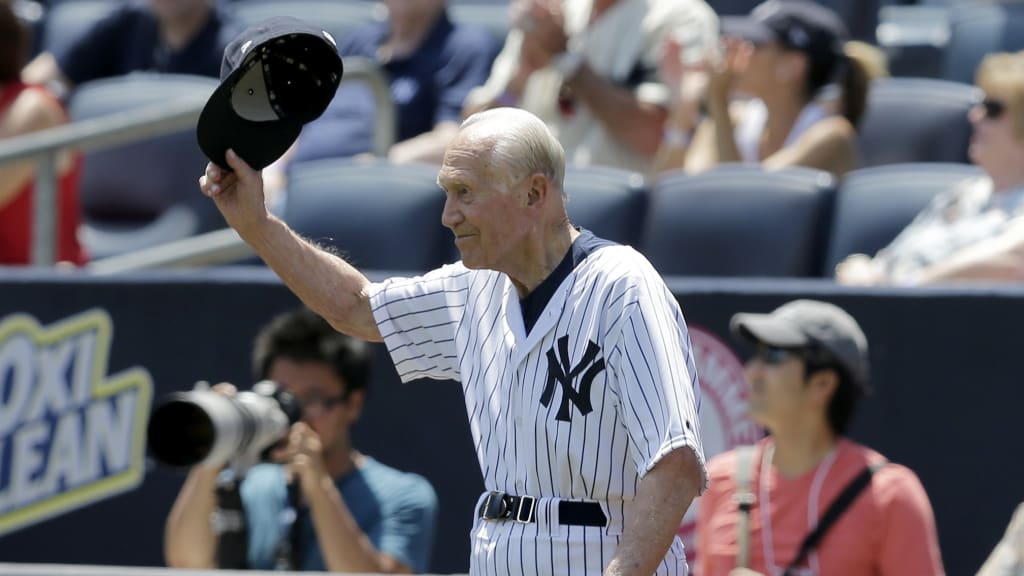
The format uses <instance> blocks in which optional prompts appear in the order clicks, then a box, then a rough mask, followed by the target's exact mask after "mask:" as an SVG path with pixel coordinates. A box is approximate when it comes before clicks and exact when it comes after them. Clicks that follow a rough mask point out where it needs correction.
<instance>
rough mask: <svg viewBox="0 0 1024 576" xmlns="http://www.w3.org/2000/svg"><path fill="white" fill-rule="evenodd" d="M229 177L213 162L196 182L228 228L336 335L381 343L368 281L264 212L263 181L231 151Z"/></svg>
mask: <svg viewBox="0 0 1024 576" xmlns="http://www.w3.org/2000/svg"><path fill="white" fill-rule="evenodd" d="M226 158H227V162H228V165H230V166H231V168H232V169H233V170H234V173H227V172H225V171H224V170H222V169H220V168H219V167H218V166H217V165H216V164H213V163H212V162H211V163H210V164H208V165H207V167H206V173H205V174H204V175H203V176H202V177H200V178H199V185H200V188H201V189H202V191H203V194H205V195H206V196H209V197H210V198H213V200H214V202H215V203H216V204H217V208H218V209H219V210H220V212H221V214H223V215H224V219H225V220H226V221H227V223H228V225H230V226H231V227H232V228H234V229H235V231H237V232H238V234H239V236H241V237H242V239H243V240H245V241H246V243H248V244H249V245H250V246H252V248H253V250H255V251H256V253H257V254H259V256H260V258H262V259H263V261H264V262H266V263H267V265H268V266H270V268H271V269H272V270H273V271H274V272H275V273H277V275H278V276H279V277H280V278H281V280H283V281H284V283H285V284H286V285H287V286H288V287H289V288H290V289H291V290H292V292H294V293H295V294H296V295H297V296H298V297H299V298H300V299H302V301H303V302H304V303H305V304H306V305H307V306H309V307H310V308H311V309H313V310H314V311H315V312H317V313H318V314H320V315H321V316H323V317H324V318H325V319H326V320H327V321H328V322H330V323H331V325H332V326H334V328H335V329H337V330H338V331H340V332H344V333H346V334H349V335H352V336H355V337H357V338H362V339H364V340H369V341H372V342H380V341H381V335H380V330H378V329H377V323H376V321H375V320H374V318H373V312H372V310H371V309H370V302H369V297H368V295H367V293H366V289H367V287H368V286H369V284H370V281H369V280H367V279H366V277H365V276H363V274H362V273H361V272H359V271H358V270H356V269H355V268H354V267H352V266H351V265H349V264H348V263H347V262H345V261H344V260H342V259H341V258H340V257H338V256H336V255H334V254H331V253H330V252H328V251H326V250H324V249H323V248H321V247H319V246H317V245H316V244H314V243H312V242H310V241H308V240H306V239H304V238H302V237H301V236H299V235H298V234H296V233H295V232H294V231H293V230H292V229H290V228H289V227H288V225H287V224H285V223H284V222H283V221H281V220H280V219H278V218H276V217H275V216H274V215H272V214H271V213H270V212H269V211H268V210H267V208H266V204H265V202H264V198H263V178H262V176H261V175H260V173H259V172H257V171H255V170H253V169H252V168H251V167H249V165H248V164H246V163H245V161H244V160H242V159H241V158H240V157H239V156H238V155H237V154H235V153H234V151H233V150H228V152H227V154H226Z"/></svg>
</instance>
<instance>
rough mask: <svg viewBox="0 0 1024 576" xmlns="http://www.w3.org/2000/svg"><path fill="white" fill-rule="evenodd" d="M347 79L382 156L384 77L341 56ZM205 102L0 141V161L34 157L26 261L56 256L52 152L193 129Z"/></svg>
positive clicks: (387, 120)
mask: <svg viewBox="0 0 1024 576" xmlns="http://www.w3.org/2000/svg"><path fill="white" fill-rule="evenodd" d="M348 82H365V83H367V84H368V85H369V86H370V89H371V91H372V92H373V96H374V101H375V109H376V118H375V121H374V135H373V153H374V154H375V155H377V156H386V155H387V152H388V149H389V148H391V145H392V144H393V143H394V137H395V136H394V135H395V109H394V102H393V101H392V99H391V87H390V85H389V83H388V81H387V79H386V78H385V77H384V74H383V72H382V71H381V70H380V68H379V67H378V66H377V65H376V64H374V63H373V62H372V61H370V60H367V59H363V58H346V59H345V74H344V76H343V78H342V84H345V83H348ZM205 103H206V99H205V98H203V99H201V100H197V99H195V98H184V99H180V100H177V101H174V102H171V103H166V104H163V103H162V104H159V105H153V106H146V107H143V108H138V109H135V110H128V111H124V112H118V113H116V114H110V115H108V116H103V117H99V118H92V119H89V120H81V121H77V122H73V123H71V124H66V125H63V126H58V127H55V128H50V129H47V130H41V131H39V132H33V133H30V134H25V135H23V136H18V137H16V138H10V139H8V140H3V141H0V165H3V164H7V163H10V162H17V161H19V160H28V159H31V160H34V161H35V162H36V170H35V190H34V197H33V214H32V264H33V265H36V266H49V265H52V264H54V262H55V261H56V229H57V224H56V223H57V218H58V215H57V155H58V154H59V153H60V152H61V151H62V150H65V149H68V148H77V149H78V150H81V151H83V152H84V151H87V150H101V149H104V148H110V147H113V146H117V145H119V144H127V143H131V142H135V141H138V140H143V139H147V138H152V137H155V136H162V135H164V134H169V133H173V132H178V131H181V130H185V129H189V128H194V127H195V125H196V121H197V120H198V119H199V113H200V112H201V111H202V109H203V105H204V104H205ZM196 177H197V178H198V175H197V176H196ZM197 193H198V192H197Z"/></svg>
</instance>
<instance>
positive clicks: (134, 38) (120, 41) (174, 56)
mask: <svg viewBox="0 0 1024 576" xmlns="http://www.w3.org/2000/svg"><path fill="white" fill-rule="evenodd" d="M241 31H242V30H241V26H240V25H239V24H237V23H236V22H235V21H234V20H233V19H232V18H229V17H228V16H227V15H226V13H225V12H223V11H221V10H220V9H219V8H216V7H215V8H213V9H212V11H211V12H210V16H209V18H208V19H207V21H206V24H205V25H204V26H203V28H202V29H201V30H200V31H199V33H198V34H196V35H195V36H194V37H193V38H192V39H191V41H189V43H188V44H186V45H185V46H184V47H182V49H181V50H171V49H170V48H169V47H168V46H167V45H165V44H164V42H163V40H162V39H161V37H160V32H159V28H158V22H157V20H156V16H155V15H154V14H153V12H152V11H151V10H150V9H149V7H148V6H147V5H146V4H144V3H136V2H126V3H124V4H123V5H121V6H120V7H118V8H117V9H116V10H114V11H113V12H112V13H111V14H110V15H109V16H107V17H106V18H104V19H103V20H100V21H99V22H97V23H96V25H95V26H93V27H92V28H90V29H89V30H88V31H87V32H86V33H85V35H84V36H82V38H80V39H78V41H76V42H74V43H72V44H71V45H70V46H69V47H68V50H67V51H66V52H64V53H63V54H55V55H54V56H55V57H56V58H57V64H58V65H59V66H60V69H61V71H62V72H63V73H64V75H65V76H67V77H68V79H69V80H71V81H72V82H73V83H75V84H81V83H83V82H88V81H89V80H97V79H99V78H109V77H111V76H121V75H124V74H128V73H130V72H140V71H145V72H165V73H174V74H197V75H201V76H213V77H214V78H217V77H219V76H220V63H221V59H222V58H223V57H224V47H225V46H227V44H228V42H230V41H231V39H232V38H233V37H235V36H236V35H238V34H239V33H240V32H241Z"/></svg>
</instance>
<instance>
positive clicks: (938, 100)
mask: <svg viewBox="0 0 1024 576" xmlns="http://www.w3.org/2000/svg"><path fill="white" fill-rule="evenodd" d="M979 94H980V92H979V91H978V90H977V89H976V88H975V87H974V86H971V85H969V84H961V83H959V82H949V81H946V80H935V79H930V78H882V79H879V80H876V81H875V82H874V83H873V84H872V86H871V90H870V92H869V94H868V109H867V112H866V113H865V115H864V118H862V119H861V122H860V127H859V133H860V155H861V166H862V167H871V166H879V165H882V164H899V163H907V162H967V145H968V143H969V142H970V138H971V125H970V122H968V120H967V112H968V111H969V110H970V109H971V106H973V105H974V103H975V102H976V101H977V100H978V98H979Z"/></svg>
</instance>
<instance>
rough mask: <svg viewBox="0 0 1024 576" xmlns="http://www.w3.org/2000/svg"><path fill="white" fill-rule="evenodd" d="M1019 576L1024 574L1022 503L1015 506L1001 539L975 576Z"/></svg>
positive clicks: (1023, 514) (1023, 517) (1023, 512)
mask: <svg viewBox="0 0 1024 576" xmlns="http://www.w3.org/2000/svg"><path fill="white" fill-rule="evenodd" d="M1021 574H1024V503H1021V504H1020V505H1018V506H1017V510H1016V511H1015V512H1014V513H1013V518H1011V519H1010V525H1009V526H1007V527H1006V533H1005V534H1003V539H1002V540H1000V541H999V543H998V544H996V547H995V548H994V549H993V550H992V554H990V555H989V557H988V559H987V560H986V561H985V564H984V565H983V566H982V567H981V570H979V571H978V574H977V576H1020V575H1021Z"/></svg>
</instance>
